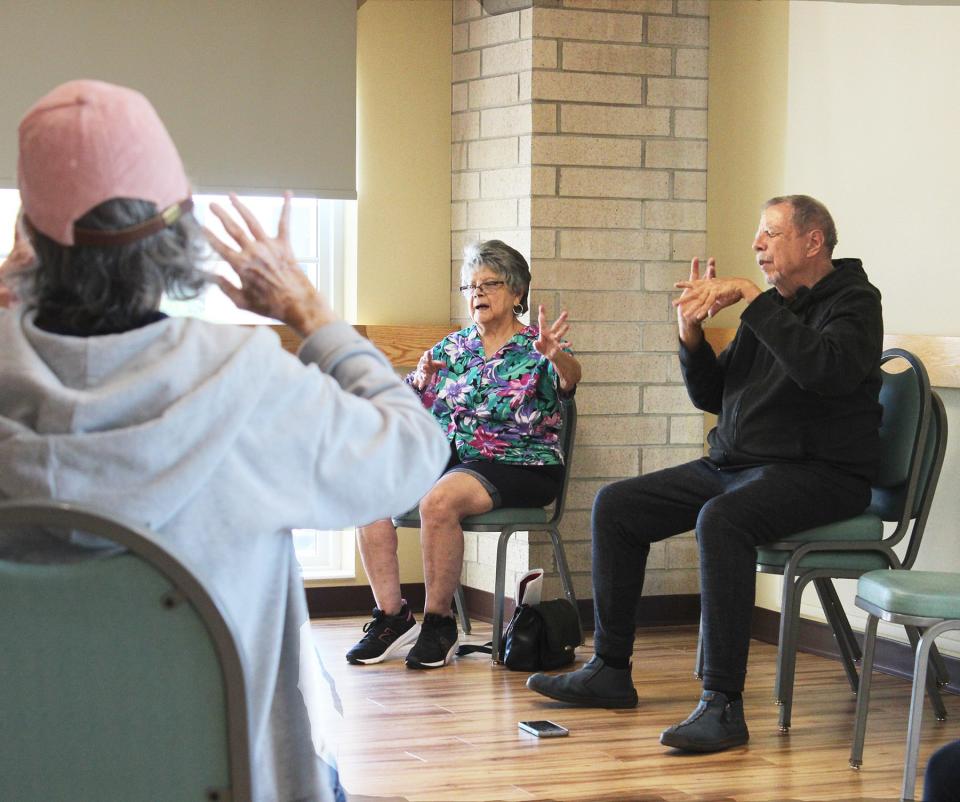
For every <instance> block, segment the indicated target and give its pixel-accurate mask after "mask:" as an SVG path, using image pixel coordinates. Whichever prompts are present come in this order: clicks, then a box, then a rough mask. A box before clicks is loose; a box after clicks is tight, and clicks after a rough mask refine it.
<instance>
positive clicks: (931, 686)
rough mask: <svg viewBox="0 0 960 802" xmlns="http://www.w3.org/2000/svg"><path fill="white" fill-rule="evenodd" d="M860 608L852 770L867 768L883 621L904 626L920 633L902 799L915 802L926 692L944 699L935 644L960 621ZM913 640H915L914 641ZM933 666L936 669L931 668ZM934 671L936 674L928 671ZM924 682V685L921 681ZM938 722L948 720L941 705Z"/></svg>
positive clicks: (862, 602) (958, 627)
mask: <svg viewBox="0 0 960 802" xmlns="http://www.w3.org/2000/svg"><path fill="white" fill-rule="evenodd" d="M856 604H857V606H858V607H860V608H861V609H863V610H866V611H867V614H868V615H867V626H866V629H865V632H864V643H863V667H862V669H861V673H860V692H859V694H858V696H857V712H856V718H855V721H854V729H853V745H852V746H851V748H850V766H851V767H852V768H854V769H859V768H860V766H861V765H863V742H864V738H865V736H866V730H867V710H868V707H869V704H870V685H871V682H872V675H873V659H874V655H875V652H876V643H877V624H878V622H879V621H880V620H881V619H882V620H884V621H887V622H889V623H893V624H901V625H902V626H904V627H905V628H906V629H907V631H908V632H910V631H911V630H912V631H919V632H922V635H921V636H920V638H919V641H918V642H916V643H913V646H914V663H913V683H912V686H911V692H910V718H909V724H908V726H907V750H906V758H905V761H904V767H903V785H902V788H901V792H900V798H901V800H903V802H912V800H913V798H914V789H915V787H916V782H917V762H918V758H919V755H920V723H921V719H922V718H923V694H924V690H925V689H926V692H927V695H928V696H930V699H931V701H933V699H934V698H936V699H937V700H939V699H940V694H939V691H938V689H937V684H938V680H937V677H936V673H937V671H936V663H935V659H934V655H935V654H936V647H935V645H934V644H935V642H936V640H937V638H938V637H939V636H940V635H942V634H943V633H944V632H950V631H952V630H960V619H944V618H926V617H920V616H913V615H904V614H901V613H892V612H889V611H887V610H884V609H882V608H880V607H877V606H876V605H874V604H871V603H870V602H867V601H866V600H864V599H861V598H860V597H859V596H857V598H856ZM911 640H912V639H911ZM931 662H933V665H931ZM928 669H933V670H928ZM921 677H922V678H923V680H922V681H921V679H920V678H921ZM935 712H936V716H937V720H938V721H943V720H944V719H946V711H945V710H944V709H943V703H942V702H941V703H940V705H939V708H937V706H936V705H935Z"/></svg>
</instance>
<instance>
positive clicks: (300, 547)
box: [0, 189, 356, 579]
mask: <svg viewBox="0 0 960 802" xmlns="http://www.w3.org/2000/svg"><path fill="white" fill-rule="evenodd" d="M241 200H242V201H243V202H244V203H245V204H246V205H247V206H249V207H250V209H251V211H253V213H254V214H255V215H256V216H257V219H258V220H260V222H261V223H262V224H263V225H264V228H265V229H266V230H267V231H268V232H273V231H276V227H277V220H278V219H279V217H280V209H281V207H282V204H283V199H282V198H279V197H259V196H250V197H242V198H241ZM214 201H216V202H217V203H219V204H220V205H221V206H223V207H225V208H231V207H230V201H229V198H227V197H226V196H223V195H194V215H195V216H196V218H197V219H198V220H199V222H200V223H201V224H203V225H206V226H209V228H210V229H211V230H212V231H214V232H215V233H217V234H220V235H222V236H224V238H225V239H226V240H227V241H228V242H229V241H230V240H229V238H228V237H226V235H225V234H224V232H223V227H222V226H221V224H220V221H219V220H218V219H217V217H216V216H214V215H213V214H211V212H210V211H209V206H210V203H211V202H214ZM19 208H20V194H19V192H18V191H17V190H15V189H0V260H2V259H3V258H4V257H5V256H6V255H7V254H8V253H9V252H10V248H11V247H12V245H13V227H14V222H15V220H16V217H17V212H18V210H19ZM355 231H356V202H355V201H344V200H327V199H317V198H294V199H293V205H292V208H291V214H290V237H291V240H292V241H293V250H294V253H296V254H297V259H298V261H299V263H300V267H301V268H302V269H303V271H304V272H305V273H306V274H307V275H308V276H309V277H310V279H311V281H312V282H313V283H314V286H316V287H317V289H319V290H320V291H321V292H323V293H324V294H325V295H326V296H327V298H328V299H329V300H330V303H331V304H332V305H333V307H334V309H335V310H337V311H338V312H339V313H341V314H342V313H343V311H344V276H345V275H346V274H347V271H351V272H352V271H353V269H354V268H353V267H352V264H355V261H356V254H355V251H353V249H352V248H351V247H350V243H351V242H354V241H355V238H354V235H353V232H355ZM206 258H207V266H208V269H210V270H211V271H212V272H217V273H220V274H222V275H230V272H231V271H230V269H229V267H228V266H227V265H226V263H225V262H223V261H222V260H220V259H219V257H217V255H216V254H215V253H214V252H213V251H210V250H208V252H207V257H206ZM348 263H351V266H348ZM161 309H163V311H164V312H166V313H167V314H169V315H174V316H176V315H190V316H193V317H198V318H201V319H203V320H209V321H212V322H216V323H269V322H271V321H269V320H267V319H266V318H262V317H260V316H258V315H254V314H253V313H251V312H245V311H242V310H239V309H237V308H236V307H235V306H234V305H233V303H232V302H231V301H230V300H229V299H228V298H227V297H226V296H225V295H224V294H223V293H222V292H221V291H220V289H219V288H217V287H215V286H211V287H210V288H208V290H207V291H206V292H205V293H204V294H203V295H202V296H200V297H199V298H195V299H193V300H190V301H173V300H170V299H165V300H164V301H163V303H162V304H161ZM293 538H294V545H295V547H296V550H297V558H298V559H299V560H300V567H301V569H302V571H303V577H304V579H332V578H339V577H352V576H354V575H355V567H354V554H355V552H354V545H353V543H354V530H353V529H347V530H343V531H325V530H314V529H297V530H294V533H293Z"/></svg>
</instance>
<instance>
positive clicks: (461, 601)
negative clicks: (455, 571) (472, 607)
mask: <svg viewBox="0 0 960 802" xmlns="http://www.w3.org/2000/svg"><path fill="white" fill-rule="evenodd" d="M453 600H454V602H455V603H456V605H457V616H458V617H459V619H460V629H462V630H463V633H464V634H465V635H469V634H470V629H471V627H470V614H469V613H468V612H467V600H466V599H465V598H464V596H463V585H461V584H460V583H459V582H457V589H456V590H455V591H454V592H453Z"/></svg>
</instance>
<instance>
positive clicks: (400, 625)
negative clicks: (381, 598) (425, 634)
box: [347, 600, 420, 665]
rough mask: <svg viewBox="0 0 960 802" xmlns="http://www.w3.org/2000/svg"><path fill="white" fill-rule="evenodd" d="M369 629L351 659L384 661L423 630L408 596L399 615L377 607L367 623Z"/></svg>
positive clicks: (373, 661)
mask: <svg viewBox="0 0 960 802" xmlns="http://www.w3.org/2000/svg"><path fill="white" fill-rule="evenodd" d="M363 631H364V632H365V633H366V634H365V635H364V636H363V637H362V638H361V639H360V641H359V642H358V643H357V645H356V646H354V647H353V648H352V649H351V650H350V651H349V652H347V662H349V663H362V664H363V665H370V664H371V663H380V662H382V661H384V660H386V659H387V658H388V657H390V655H392V654H394V653H395V652H398V651H400V649H402V648H403V647H404V646H406V645H407V644H409V643H410V642H411V641H413V640H416V637H417V635H418V634H419V633H420V626H419V625H418V624H417V619H416V618H414V617H413V613H411V612H410V608H409V607H408V606H407V602H406V600H404V602H403V607H401V608H400V612H399V613H397V614H396V615H387V614H386V613H385V612H383V610H380V609H378V608H376V607H374V608H373V621H368V622H367V623H366V624H364V625H363Z"/></svg>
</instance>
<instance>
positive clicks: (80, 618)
mask: <svg viewBox="0 0 960 802" xmlns="http://www.w3.org/2000/svg"><path fill="white" fill-rule="evenodd" d="M37 527H43V529H44V530H50V529H57V530H65V531H77V532H83V533H87V534H90V535H94V536H96V537H99V538H106V539H108V540H110V541H113V542H115V543H117V544H119V545H120V546H122V547H123V549H124V551H122V552H119V553H118V552H117V551H116V550H113V551H106V552H102V553H100V554H99V555H98V553H97V552H91V558H90V559H84V560H82V561H76V562H57V563H44V564H40V563H37V562H33V563H26V562H15V561H12V560H10V559H2V558H0V711H2V712H0V755H2V756H3V757H2V763H3V769H2V771H0V799H10V800H14V799H16V800H18V801H22V800H45V802H49V801H50V800H71V801H74V800H76V801H80V800H91V801H92V800H106V799H123V800H144V802H147V800H157V799H164V800H188V799H189V800H204V799H209V800H216V799H221V800H223V799H228V798H229V799H232V800H240V799H246V798H249V796H250V789H251V778H250V757H249V756H250V743H249V724H248V704H247V696H246V686H245V674H244V669H243V661H242V658H241V653H240V651H239V649H238V647H237V641H236V639H235V637H234V634H233V631H232V629H231V627H230V625H229V623H228V621H227V620H226V619H225V617H224V616H223V614H222V612H221V610H220V609H219V607H218V605H217V603H216V601H215V600H214V599H213V598H212V597H211V596H210V595H209V594H208V593H207V592H206V591H205V590H204V589H203V587H202V586H201V585H200V583H199V582H198V581H197V580H196V578H195V577H194V576H193V575H192V574H191V572H190V571H189V570H188V569H187V568H186V567H184V565H183V564H182V563H181V562H179V561H178V560H177V559H175V558H174V557H173V556H172V555H170V554H169V553H168V552H166V551H164V550H163V549H162V548H161V547H160V546H158V545H157V543H156V541H155V540H152V539H150V538H149V537H148V536H147V535H146V533H145V532H144V531H143V530H141V529H138V528H137V527H135V526H131V525H128V524H125V523H122V522H119V521H117V520H116V519H113V518H109V517H107V516H106V515H103V514H102V513H98V512H96V511H93V510H90V509H85V508H82V507H78V506H75V505H68V504H59V503H53V502H22V503H21V502H6V503H3V504H0V532H2V531H11V530H13V531H19V532H23V531H24V530H30V529H33V530H35V529H36V528H37ZM0 537H2V534H0Z"/></svg>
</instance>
